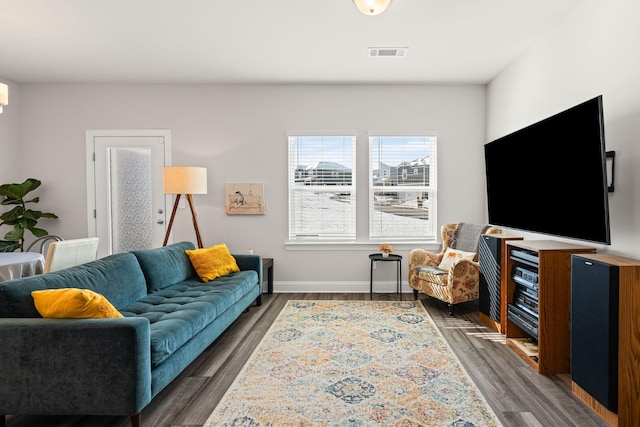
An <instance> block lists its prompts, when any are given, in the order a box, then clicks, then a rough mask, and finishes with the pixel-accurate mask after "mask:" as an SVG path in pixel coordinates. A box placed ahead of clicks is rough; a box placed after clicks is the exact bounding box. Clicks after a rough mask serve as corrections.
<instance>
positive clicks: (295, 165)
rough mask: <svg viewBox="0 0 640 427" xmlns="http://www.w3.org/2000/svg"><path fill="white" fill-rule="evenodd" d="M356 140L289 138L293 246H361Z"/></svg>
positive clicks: (303, 136) (331, 137) (349, 137)
mask: <svg viewBox="0 0 640 427" xmlns="http://www.w3.org/2000/svg"><path fill="white" fill-rule="evenodd" d="M355 148H356V137H355V134H354V135H300V134H298V135H289V240H296V241H305V240H307V241H308V240H319V239H334V240H355V238H356V206H355V205H356V191H355V188H356V187H355V180H356V171H355Z"/></svg>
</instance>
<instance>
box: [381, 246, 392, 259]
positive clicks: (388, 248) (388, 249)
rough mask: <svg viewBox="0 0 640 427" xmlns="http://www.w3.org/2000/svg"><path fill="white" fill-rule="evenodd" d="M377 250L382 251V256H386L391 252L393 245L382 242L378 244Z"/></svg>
mask: <svg viewBox="0 0 640 427" xmlns="http://www.w3.org/2000/svg"><path fill="white" fill-rule="evenodd" d="M378 250H379V251H380V252H382V257H383V258H388V257H389V254H390V253H391V252H393V246H391V245H390V244H388V243H382V244H380V246H378Z"/></svg>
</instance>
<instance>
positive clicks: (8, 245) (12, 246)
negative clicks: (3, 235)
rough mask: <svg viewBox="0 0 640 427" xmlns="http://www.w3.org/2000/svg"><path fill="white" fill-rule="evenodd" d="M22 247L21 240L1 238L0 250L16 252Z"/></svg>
mask: <svg viewBox="0 0 640 427" xmlns="http://www.w3.org/2000/svg"><path fill="white" fill-rule="evenodd" d="M19 248H20V242H16V241H13V240H0V252H14V251H15V250H16V249H19Z"/></svg>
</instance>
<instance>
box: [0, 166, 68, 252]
mask: <svg viewBox="0 0 640 427" xmlns="http://www.w3.org/2000/svg"><path fill="white" fill-rule="evenodd" d="M40 184H41V182H40V181H39V180H37V179H34V178H28V179H27V180H26V181H25V182H23V183H22V184H16V183H14V184H4V185H0V196H3V197H4V199H2V201H1V202H0V204H1V205H4V206H13V208H12V209H10V210H8V211H6V212H3V213H2V215H0V220H1V221H2V222H0V226H3V225H8V226H11V227H12V229H11V230H10V231H9V232H7V233H6V234H5V235H4V240H0V252H14V251H15V250H17V249H20V252H23V251H24V237H25V236H24V232H25V230H29V231H30V232H31V234H33V235H34V236H36V237H42V236H46V235H47V234H48V232H47V230H44V229H42V228H38V227H36V226H37V224H38V221H39V220H40V218H58V216H57V215H56V214H53V213H51V212H41V211H36V210H32V209H29V208H27V205H28V204H32V203H38V202H39V201H40V198H39V197H34V198H32V199H29V200H27V199H25V197H26V196H27V194H29V193H31V192H32V191H33V190H35V189H36V188H38V187H40Z"/></svg>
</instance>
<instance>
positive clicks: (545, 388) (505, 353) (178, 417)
mask: <svg viewBox="0 0 640 427" xmlns="http://www.w3.org/2000/svg"><path fill="white" fill-rule="evenodd" d="M394 296H395V295H394ZM374 298H375V299H386V297H385V296H384V295H379V294H377V295H375V296H374ZM405 298H406V299H413V296H412V295H409V294H406V295H405ZM420 298H421V301H422V303H423V304H424V306H425V307H426V308H427V310H428V312H429V313H430V314H431V316H432V317H433V319H434V321H435V322H436V324H437V325H438V327H439V329H440V331H441V332H442V335H443V336H444V337H445V338H446V340H447V342H448V343H449V345H450V347H451V348H452V350H453V351H454V352H455V353H456V355H457V356H458V359H460V361H461V363H462V364H463V365H464V367H465V368H466V370H467V372H468V373H469V375H470V376H471V377H472V379H473V380H474V382H475V383H476V385H477V386H478V388H479V389H480V391H481V392H482V394H483V395H484V397H485V399H486V400H487V402H488V403H489V405H490V406H491V407H492V408H493V410H494V412H495V413H496V415H497V416H498V418H499V419H500V421H501V422H502V423H503V425H504V426H505V427H508V426H514V427H516V426H517V427H522V426H544V427H547V426H554V427H558V426H579V427H588V426H606V423H604V422H603V421H602V420H601V419H600V418H599V417H598V416H597V415H595V413H593V412H592V411H591V410H589V409H588V408H587V407H586V406H585V405H584V404H583V403H581V402H580V401H579V400H578V399H576V398H575V397H574V396H573V395H572V393H571V389H570V379H569V376H568V375H552V376H548V377H547V376H542V375H538V374H537V373H536V372H535V371H534V370H533V369H531V367H529V366H528V365H527V364H526V363H525V362H524V361H522V360H521V359H520V358H519V357H518V356H516V354H515V353H514V352H513V351H512V350H510V349H509V348H507V346H506V345H505V344H504V337H503V336H502V335H500V334H498V333H496V332H493V331H492V330H491V329H489V328H487V327H485V326H482V325H481V324H480V322H479V319H478V306H477V303H473V302H472V303H466V304H461V305H458V306H457V307H456V313H455V315H454V316H449V314H448V312H447V307H446V305H445V304H443V303H441V302H439V301H436V300H433V299H431V298H429V297H426V296H424V295H420ZM291 299H303V300H320V299H344V300H362V299H369V294H311V293H309V294H302V293H299V294H273V295H266V294H265V295H263V298H262V301H263V305H262V306H261V307H255V306H252V307H251V309H250V310H249V311H248V312H245V313H243V314H242V315H241V316H240V318H239V319H238V320H237V321H236V322H235V323H234V324H233V325H232V326H231V327H230V328H229V329H228V330H227V331H226V332H225V333H224V334H223V335H222V336H221V337H220V338H219V339H218V340H217V341H216V342H215V343H214V344H212V345H211V346H210V347H209V348H208V349H207V350H206V351H205V352H203V353H202V354H201V355H200V357H199V358H198V359H197V360H196V361H194V363H192V364H191V365H190V366H189V367H188V368H187V369H186V370H185V371H184V372H183V373H182V374H181V375H180V376H179V377H178V378H177V379H176V380H175V381H173V382H172V383H171V384H170V385H169V386H168V387H167V388H166V389H164V390H163V391H162V392H161V393H160V394H159V395H158V396H156V398H155V399H154V400H153V401H152V402H151V403H150V404H149V405H148V406H147V407H146V408H145V409H144V411H143V412H142V425H143V426H145V427H150V426H163V427H164V426H166V427H169V426H176V427H199V426H202V425H203V424H204V422H205V421H206V419H207V417H208V416H209V414H210V413H211V412H212V410H213V408H214V407H215V406H216V404H217V403H218V402H219V401H220V399H221V398H222V396H223V395H224V393H225V391H226V390H227V388H228V387H229V386H230V385H231V383H232V382H233V380H234V379H235V377H236V375H237V374H238V373H239V372H240V370H241V369H242V367H243V365H244V363H245V362H246V360H247V359H248V357H249V355H250V354H251V353H252V352H253V350H254V349H255V348H256V346H257V345H258V343H259V342H260V340H261V339H262V337H263V336H264V334H265V333H266V332H267V330H268V329H269V327H270V326H271V323H272V322H273V320H274V319H275V318H276V317H277V316H278V314H279V313H280V311H281V310H282V308H283V307H284V304H285V303H286V301H288V300H291ZM6 421H7V422H6V426H7V427H53V426H56V427H59V426H65V427H128V426H130V420H129V417H106V416H26V415H21V416H11V415H9V416H7V418H6Z"/></svg>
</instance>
